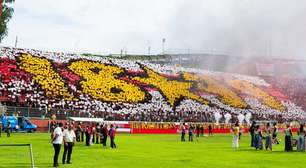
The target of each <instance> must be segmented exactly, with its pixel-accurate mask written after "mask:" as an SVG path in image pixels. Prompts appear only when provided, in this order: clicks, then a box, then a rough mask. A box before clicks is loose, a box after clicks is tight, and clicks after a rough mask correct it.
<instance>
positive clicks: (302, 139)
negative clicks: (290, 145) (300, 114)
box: [297, 124, 305, 152]
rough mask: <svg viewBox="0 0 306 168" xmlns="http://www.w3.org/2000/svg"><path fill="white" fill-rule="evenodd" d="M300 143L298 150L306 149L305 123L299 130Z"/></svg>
mask: <svg viewBox="0 0 306 168" xmlns="http://www.w3.org/2000/svg"><path fill="white" fill-rule="evenodd" d="M298 135H299V139H298V144H297V150H298V151H301V152H302V151H304V150H305V130H304V124H301V125H300V129H299V130H298Z"/></svg>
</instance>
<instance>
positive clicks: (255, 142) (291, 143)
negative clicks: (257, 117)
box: [249, 122, 306, 152]
mask: <svg viewBox="0 0 306 168" xmlns="http://www.w3.org/2000/svg"><path fill="white" fill-rule="evenodd" d="M249 132H250V134H251V147H254V148H255V149H256V150H262V149H263V148H265V149H266V150H270V151H272V144H279V140H278V138H277V135H278V132H279V130H278V127H277V124H276V123H274V124H273V125H272V126H271V125H270V123H267V124H266V125H265V126H264V127H263V128H261V127H260V125H257V124H256V122H253V123H252V125H251V126H250V128H249ZM284 133H285V151H287V152H289V151H292V150H293V147H295V146H296V148H297V150H298V151H305V149H306V144H305V128H304V124H300V128H299V129H298V131H297V134H298V139H294V138H293V134H292V129H291V126H290V125H289V124H287V125H286V129H285V130H284ZM263 141H264V142H265V143H264V144H263Z"/></svg>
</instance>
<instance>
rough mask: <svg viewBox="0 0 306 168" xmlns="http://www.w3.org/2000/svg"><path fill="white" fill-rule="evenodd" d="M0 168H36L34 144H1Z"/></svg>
mask: <svg viewBox="0 0 306 168" xmlns="http://www.w3.org/2000/svg"><path fill="white" fill-rule="evenodd" d="M0 151H1V152H0V163H1V164H0V168H2V167H24V168H26V167H31V168H34V167H35V164H34V157H33V151H32V144H0Z"/></svg>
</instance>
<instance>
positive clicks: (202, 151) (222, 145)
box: [0, 133, 306, 168]
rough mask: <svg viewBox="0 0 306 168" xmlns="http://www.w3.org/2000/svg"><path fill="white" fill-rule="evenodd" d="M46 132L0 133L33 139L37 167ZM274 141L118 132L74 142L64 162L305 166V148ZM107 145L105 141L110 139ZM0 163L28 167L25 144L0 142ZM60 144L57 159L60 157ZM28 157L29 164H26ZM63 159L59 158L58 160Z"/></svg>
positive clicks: (46, 146) (86, 166)
mask: <svg viewBox="0 0 306 168" xmlns="http://www.w3.org/2000/svg"><path fill="white" fill-rule="evenodd" d="M49 138H50V134H47V133H34V134H21V133H20V134H12V137H10V138H7V137H6V135H5V134H2V137H1V138H0V143H1V144H8V143H32V144H33V151H34V159H35V163H36V167H38V168H43V167H52V157H53V147H52V146H51V144H50V143H49ZM281 139H282V141H281V144H280V145H274V146H273V149H274V151H273V152H270V151H255V150H254V149H252V148H250V147H249V136H248V135H244V136H243V137H242V140H241V141H240V146H241V147H240V149H239V150H238V151H234V150H232V148H231V135H214V136H213V137H203V138H200V139H199V141H198V142H193V143H190V142H185V143H182V142H179V135H129V134H119V135H117V139H116V141H117V145H118V149H110V148H109V147H108V148H107V149H104V148H102V146H101V145H93V146H91V147H86V146H85V145H84V144H83V143H78V144H76V146H75V148H74V151H73V156H72V163H73V164H72V165H61V164H60V167H65V168H93V167H97V168H98V167H104V168H119V167H122V168H132V167H133V168H135V167H136V168H145V167H151V168H157V167H161V168H176V167H191V168H196V167H199V168H203V167H207V168H265V167H267V168H288V167H294V168H304V167H305V165H306V153H299V152H291V153H285V152H283V148H284V140H283V137H281ZM108 145H109V144H108ZM0 151H1V152H0V168H23V167H29V165H30V164H29V163H30V160H29V157H28V152H27V148H26V147H16V148H15V147H14V148H11V147H1V148H0ZM62 152H63V148H62V149H61V154H60V158H59V160H60V161H61V158H62V156H61V155H62ZM27 163H28V164H27ZM60 163H61V162H60Z"/></svg>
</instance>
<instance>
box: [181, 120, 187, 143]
mask: <svg viewBox="0 0 306 168" xmlns="http://www.w3.org/2000/svg"><path fill="white" fill-rule="evenodd" d="M181 133H182V135H181V141H182V142H185V134H186V126H185V123H183V125H182V126H181Z"/></svg>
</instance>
